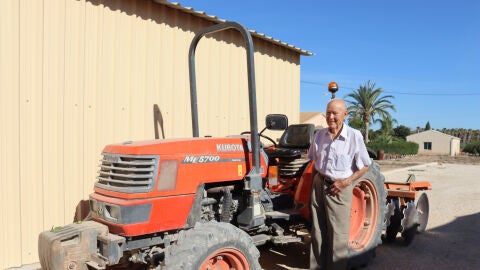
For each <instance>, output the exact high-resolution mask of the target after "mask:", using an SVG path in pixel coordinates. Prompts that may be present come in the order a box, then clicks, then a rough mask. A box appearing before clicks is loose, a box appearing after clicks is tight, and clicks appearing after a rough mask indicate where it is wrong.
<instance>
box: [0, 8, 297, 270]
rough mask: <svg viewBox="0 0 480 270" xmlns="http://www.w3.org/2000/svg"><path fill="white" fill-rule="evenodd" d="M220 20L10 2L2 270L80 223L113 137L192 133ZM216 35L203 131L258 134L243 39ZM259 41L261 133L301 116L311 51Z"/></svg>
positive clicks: (0, 205)
mask: <svg viewBox="0 0 480 270" xmlns="http://www.w3.org/2000/svg"><path fill="white" fill-rule="evenodd" d="M210 24H211V23H210V22H208V21H206V20H204V19H201V18H198V17H195V16H192V15H189V14H186V13H183V12H181V11H178V10H176V9H171V8H168V7H166V6H163V5H160V4H157V3H153V2H152V1H150V0H143V1H115V0H111V1H100V0H92V1H77V0H42V1H40V0H2V1H1V2H0V91H1V95H0V102H1V103H0V110H1V114H0V129H1V132H0V134H1V137H0V143H1V145H0V146H1V156H0V158H1V160H0V177H1V179H0V184H1V188H0V213H1V214H0V226H1V230H0V242H1V243H2V245H0V254H1V255H0V268H1V269H4V268H8V267H13V266H19V265H22V264H28V263H33V262H37V261H38V258H37V237H38V234H39V232H41V231H43V230H46V229H50V228H51V227H52V226H58V225H63V224H66V223H71V222H72V221H73V217H74V215H75V209H76V206H77V205H78V204H79V202H80V201H81V200H82V199H87V198H88V194H89V193H91V192H92V187H93V182H94V181H95V174H96V170H97V162H98V159H99V158H100V152H101V150H102V148H103V146H104V145H105V144H108V143H112V142H121V141H126V140H142V139H152V138H154V136H155V128H154V123H156V125H157V131H158V134H159V136H160V138H162V137H163V135H164V136H165V137H166V138H172V137H190V136H191V133H192V131H191V119H190V103H189V102H190V99H189V84H188V62H187V58H188V48H189V45H190V40H191V39H192V37H193V35H194V31H195V30H197V29H200V28H201V27H204V26H207V25H210ZM217 37H219V38H218V39H213V38H211V39H203V40H202V41H201V42H200V44H199V47H198V49H197V59H198V61H197V63H198V69H197V74H198V77H199V80H198V90H199V98H198V99H199V100H198V101H199V110H200V115H199V123H200V135H201V136H202V135H207V134H208V135H213V136H224V135H227V134H239V133H240V132H242V131H245V130H248V129H249V118H248V99H247V80H246V78H247V77H246V64H245V52H244V49H243V48H242V47H240V46H238V44H241V42H239V41H240V40H241V39H240V36H239V34H238V33H236V32H235V31H228V32H223V33H221V34H220V35H219V36H217ZM255 46H256V55H255V61H256V79H257V101H258V117H259V120H258V122H259V125H260V127H259V128H263V124H264V120H263V119H264V116H265V115H266V114H267V113H285V114H287V115H288V116H289V118H290V122H292V123H294V122H298V119H299V103H300V102H299V91H300V90H299V87H300V66H299V64H300V63H299V62H300V56H299V55H298V53H296V52H294V51H292V50H288V49H286V48H284V47H280V46H278V45H275V44H272V43H270V42H267V41H264V40H259V39H255ZM155 109H157V110H155ZM155 112H157V113H156V114H155ZM154 115H156V116H154Z"/></svg>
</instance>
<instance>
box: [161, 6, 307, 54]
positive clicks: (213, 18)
mask: <svg viewBox="0 0 480 270" xmlns="http://www.w3.org/2000/svg"><path fill="white" fill-rule="evenodd" d="M152 1H153V2H156V3H158V4H161V5H165V6H168V7H171V8H174V9H178V10H180V11H182V12H185V13H188V14H191V15H193V16H196V17H200V18H202V19H205V20H208V21H211V22H214V23H217V24H219V23H223V22H226V21H227V20H225V19H220V18H218V17H217V16H215V15H209V14H207V13H206V12H204V11H197V10H195V9H194V8H192V7H184V6H182V5H181V4H180V3H178V2H170V1H168V0H152ZM248 31H249V32H250V34H252V36H254V37H256V38H259V39H263V40H266V41H268V42H271V43H273V44H276V45H279V46H281V47H284V48H287V49H289V50H292V51H295V52H297V53H299V54H300V55H304V56H312V55H315V54H314V53H312V52H309V51H307V50H303V49H301V48H298V47H296V46H294V45H292V44H288V43H286V42H283V41H281V40H278V39H275V38H273V37H270V36H267V35H265V34H263V33H259V32H257V31H255V30H250V29H248Z"/></svg>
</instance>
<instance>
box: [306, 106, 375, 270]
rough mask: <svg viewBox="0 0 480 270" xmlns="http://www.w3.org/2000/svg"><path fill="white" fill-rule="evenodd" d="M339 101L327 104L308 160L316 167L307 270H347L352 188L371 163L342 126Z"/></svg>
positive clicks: (359, 139) (359, 141) (357, 138)
mask: <svg viewBox="0 0 480 270" xmlns="http://www.w3.org/2000/svg"><path fill="white" fill-rule="evenodd" d="M347 115H348V113H347V106H346V104H345V102H344V101H343V100H341V99H332V100H330V102H329V103H328V104H327V111H326V120H327V125H328V128H324V129H321V130H319V131H318V132H317V133H316V134H315V138H314V141H313V142H312V144H311V146H310V150H309V153H308V155H309V158H310V159H312V160H313V162H314V164H315V171H316V174H315V177H314V179H313V183H312V197H311V210H312V229H311V237H312V241H311V242H312V244H311V252H310V269H347V267H348V264H347V263H348V234H349V229H350V211H351V203H352V197H353V187H354V183H355V181H356V180H357V179H359V178H360V177H361V176H362V175H363V174H364V173H365V172H366V171H367V169H368V166H369V165H370V164H371V162H372V161H371V159H370V157H369V156H368V152H367V148H366V146H365V143H364V142H363V136H362V134H361V133H360V132H359V131H358V130H356V129H353V128H351V127H349V126H348V125H347V124H345V123H344V121H345V119H346V118H347Z"/></svg>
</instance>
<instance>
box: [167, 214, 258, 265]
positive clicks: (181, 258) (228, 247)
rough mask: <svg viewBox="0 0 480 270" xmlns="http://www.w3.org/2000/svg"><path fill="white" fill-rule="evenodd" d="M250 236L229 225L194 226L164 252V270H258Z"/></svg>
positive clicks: (256, 253)
mask: <svg viewBox="0 0 480 270" xmlns="http://www.w3.org/2000/svg"><path fill="white" fill-rule="evenodd" d="M259 256H260V252H259V251H258V249H257V247H256V246H255V245H254V244H253V241H252V239H251V238H250V236H249V235H248V234H247V233H245V232H244V231H242V230H240V229H239V228H237V227H235V226H233V225H231V224H230V223H224V222H216V221H211V222H208V223H200V222H199V223H197V224H196V225H195V227H194V228H192V229H189V230H185V231H182V232H180V234H179V237H178V240H177V242H176V243H175V244H172V245H171V246H169V247H167V250H166V252H165V267H166V269H184V270H197V269H200V270H206V269H236V270H247V269H261V267H260V264H259V262H258V258H259Z"/></svg>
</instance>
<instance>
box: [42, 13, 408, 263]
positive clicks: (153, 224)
mask: <svg viewBox="0 0 480 270" xmlns="http://www.w3.org/2000/svg"><path fill="white" fill-rule="evenodd" d="M225 29H235V30H238V31H239V32H240V33H241V34H242V36H243V37H244V39H245V48H246V51H247V54H246V55H247V68H248V86H249V104H250V106H249V109H250V131H249V132H247V133H248V134H249V135H246V134H240V135H236V136H228V137H224V138H212V137H205V138H200V137H199V127H198V113H197V107H196V104H197V103H196V102H197V96H196V79H195V49H196V46H197V44H198V42H199V40H200V39H201V38H202V37H203V36H205V35H206V34H209V33H213V32H217V31H221V30H225ZM253 52H254V50H253V41H252V38H251V36H250V33H249V32H248V31H247V30H246V29H245V28H244V27H243V26H241V25H239V24H237V23H234V22H226V23H223V24H219V25H213V26H211V27H207V28H205V29H203V30H201V31H200V32H199V33H197V34H196V35H195V37H194V38H193V41H192V43H191V46H190V51H189V71H190V90H191V91H190V92H191V93H190V94H191V109H192V128H193V138H187V139H163V140H153V141H142V142H124V143H120V144H112V145H107V146H106V147H105V148H104V149H103V152H102V155H103V159H102V160H101V163H100V171H99V173H98V176H97V180H98V181H97V182H96V183H95V186H94V192H93V193H92V194H91V195H90V200H89V202H90V216H91V219H90V220H88V221H83V222H80V223H73V224H70V225H66V226H64V227H61V228H57V229H55V230H52V231H45V232H42V233H41V234H40V235H39V240H38V248H39V257H40V262H41V265H42V268H43V269H45V270H46V269H69V270H72V269H107V268H127V269H131V268H149V269H202V270H203V269H237V270H239V269H261V267H260V264H259V262H258V258H259V255H260V253H259V251H258V249H257V247H256V246H258V245H262V244H265V243H267V242H272V243H274V244H283V243H288V242H297V241H301V238H300V237H298V236H297V235H296V233H295V231H294V230H292V229H291V228H292V224H293V225H294V224H306V225H307V226H308V224H309V222H308V220H309V207H308V205H309V197H310V185H311V179H312V163H311V162H310V160H308V158H306V153H307V150H308V147H309V145H310V142H311V140H312V137H313V134H314V132H315V129H314V127H313V126H312V125H290V126H288V123H287V122H288V121H287V118H286V116H284V115H278V114H273V115H268V116H267V117H266V127H265V129H263V130H266V129H269V130H285V131H284V133H283V135H282V137H281V138H280V141H279V142H278V144H277V143H276V142H275V141H274V140H272V139H271V138H268V137H267V136H265V135H263V134H262V132H263V130H262V132H258V125H257V110H256V93H255V78H254V75H255V73H254V57H253V56H254V54H253ZM287 126H288V127H287ZM260 137H264V138H266V139H267V140H269V141H271V143H272V144H273V145H272V146H269V147H262V143H261V140H260ZM398 198H400V197H398ZM386 200H387V193H386V189H385V186H384V177H383V176H382V175H381V174H380V172H379V168H378V165H374V166H371V168H370V169H369V171H368V172H367V173H366V174H365V175H364V176H363V177H362V179H361V180H359V181H358V183H357V185H356V187H355V189H354V200H353V204H352V218H351V230H350V233H351V235H350V254H349V261H350V265H351V266H356V265H360V264H365V263H367V262H368V259H369V258H370V257H371V255H372V254H373V252H374V249H375V247H376V246H377V245H378V244H380V243H381V234H382V230H383V229H384V226H385V225H386V223H385V220H386V219H385V213H386V212H387V211H386V210H387V209H390V208H391V209H393V210H397V211H399V214H398V215H395V214H394V213H393V212H392V217H397V219H398V217H400V220H402V218H403V217H402V211H403V209H402V205H405V204H402V203H403V202H404V201H403V200H400V199H396V200H392V201H395V205H394V204H393V203H389V204H387V201H386ZM386 205H387V206H389V207H390V208H389V207H385V206H386ZM391 205H394V206H393V208H392V207H391ZM395 207H396V208H395ZM408 209H411V207H409V208H408ZM409 211H410V210H409ZM389 218H390V216H388V219H389ZM397 223H398V222H397ZM397 223H395V224H396V225H395V228H393V229H391V230H390V231H391V234H390V235H393V233H395V236H396V233H397V232H399V231H402V230H403V227H402V224H397ZM404 223H405V222H404ZM410 223H411V224H410ZM410 223H409V226H410V225H411V226H413V227H415V228H416V223H415V222H410ZM403 225H405V224H403ZM393 231H394V232H393ZM390 237H391V238H392V237H393V236H390Z"/></svg>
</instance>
